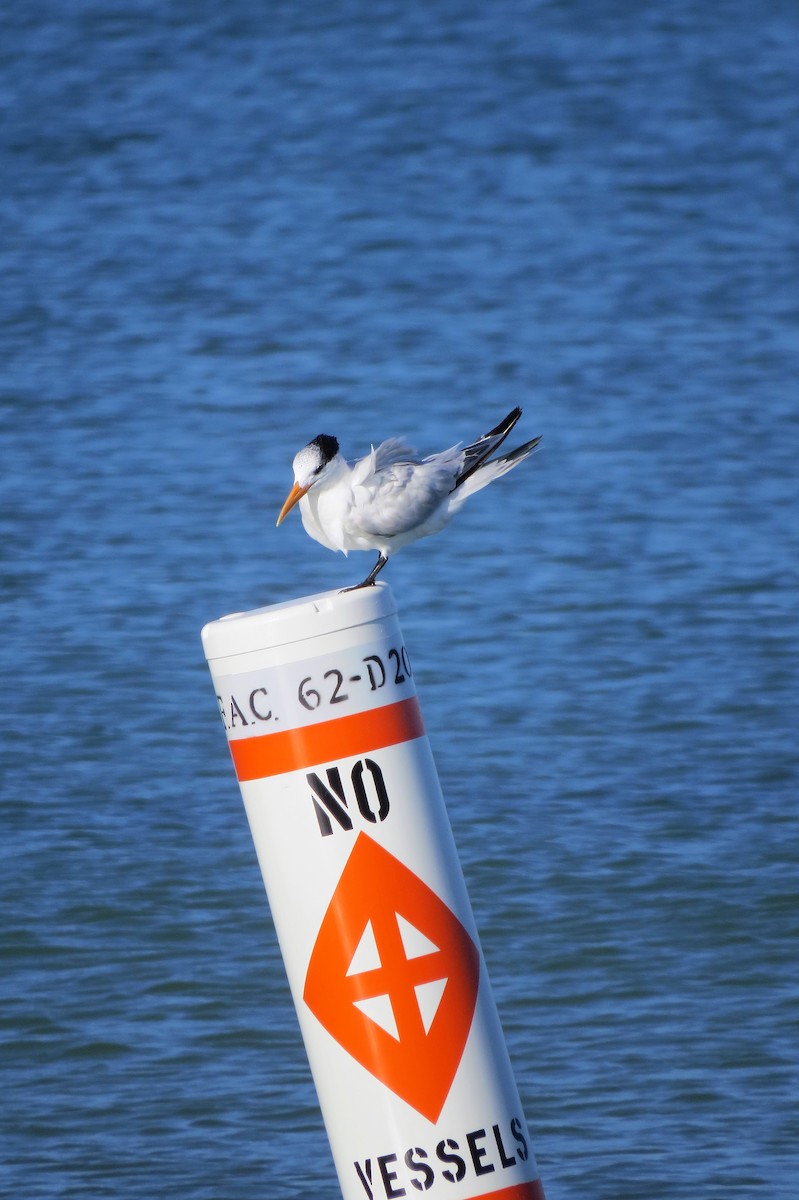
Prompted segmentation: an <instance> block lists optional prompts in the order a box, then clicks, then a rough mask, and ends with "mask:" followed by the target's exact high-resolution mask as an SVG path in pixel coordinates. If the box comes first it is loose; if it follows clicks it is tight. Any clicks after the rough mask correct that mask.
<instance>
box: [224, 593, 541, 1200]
mask: <svg viewBox="0 0 799 1200" xmlns="http://www.w3.org/2000/svg"><path fill="white" fill-rule="evenodd" d="M202 637H203V645H204V648H205V653H206V657H207V659H208V664H209V667H210V669H211V675H212V677H213V681H214V685H215V688H216V693H217V699H218V702H219V709H220V713H221V716H222V720H223V723H224V725H225V730H226V732H227V737H228V740H229V743H230V750H231V754H232V756H233V763H234V766H235V769H236V774H237V776H238V780H239V784H240V787H241V792H242V796H243V798H244V805H245V808H246V811H247V817H248V820H249V823H250V829H251V831H252V836H253V841H254V842H255V848H256V851H257V854H258V861H259V863H260V867H261V872H262V874H263V878H264V883H265V886H266V891H267V896H268V898H269V904H270V907H271V910H272V916H273V919H274V923H275V928H276V930H277V935H278V939H279V941H280V948H281V952H282V954H283V959H284V962H285V966H286V972H287V974H288V979H289V984H290V986H291V991H292V996H293V998H294V1004H295V1006H296V1009H297V1015H298V1017H299V1022H300V1027H301V1030H302V1035H303V1038H304V1040H305V1047H306V1050H307V1053H308V1059H309V1061H310V1064H311V1070H312V1071H313V1076H314V1081H315V1083H316V1088H317V1092H318V1095H319V1101H320V1104H321V1108H322V1114H323V1116H324V1120H325V1125H326V1127H327V1133H328V1137H329V1139H330V1145H331V1148H332V1152H333V1158H334V1161H335V1164H336V1170H337V1171H338V1176H339V1182H340V1184H341V1190H342V1194H343V1196H344V1200H396V1198H398V1197H403V1196H411V1197H413V1196H420V1195H424V1196H429V1197H430V1200H438V1198H439V1197H442V1198H444V1197H447V1198H448V1200H476V1198H477V1197H482V1198H483V1200H489V1198H490V1200H543V1198H544V1193H543V1189H542V1187H541V1183H540V1180H539V1178H538V1170H537V1168H536V1164H535V1159H534V1157H533V1152H532V1149H531V1146H530V1138H529V1134H528V1132H527V1127H526V1125H525V1121H524V1115H523V1113H522V1108H521V1103H520V1101H519V1094H518V1091H517V1088H516V1084H515V1082H514V1079H513V1074H512V1071H511V1067H510V1063H509V1060H508V1054H507V1049H506V1047H505V1041H504V1038H503V1035H502V1030H501V1028H500V1024H499V1018H498V1016H497V1011H496V1006H495V1004H494V1000H493V998H492V995H491V990H490V986H489V982H488V978H487V975H486V969H485V964H484V962H483V959H482V955H481V952H480V946H479V940H478V935H477V930H476V928H475V924H474V918H473V916H472V911H471V907H470V904H469V898H468V896H467V893H466V887H465V884H464V880H463V874H462V872H461V868H460V864H459V861H458V857H457V853H456V850H455V845H454V842H453V839H452V832H451V829H450V824H449V820H448V817H447V813H446V808H445V806H444V800H443V797H442V795H441V788H440V785H439V781H438V776H437V774H436V769H435V765H434V763H433V758H432V755H431V752H430V746H429V743H428V740H427V737H426V735H425V732H424V725H423V722H422V716H421V712H420V710H419V704H418V701H417V698H416V688H415V686H414V682H413V675H412V671H411V664H410V661H409V658H408V652H407V650H406V648H405V644H404V642H403V638H402V633H401V631H400V627H399V622H398V620H397V613H396V604H395V602H394V599H393V596H392V594H391V590H390V589H389V587H388V586H387V585H386V584H382V583H378V584H377V585H376V586H374V587H369V588H362V589H360V590H356V591H351V592H325V593H322V594H320V595H317V596H308V597H304V598H303V599H300V600H296V601H293V602H291V603H288V604H282V605H271V606H269V607H267V608H262V609H256V610H255V611H253V612H249V613H237V614H234V615H232V616H230V617H224V618H222V619H221V620H219V621H213V622H212V623H211V624H209V625H206V627H205V628H204V629H203V633H202Z"/></svg>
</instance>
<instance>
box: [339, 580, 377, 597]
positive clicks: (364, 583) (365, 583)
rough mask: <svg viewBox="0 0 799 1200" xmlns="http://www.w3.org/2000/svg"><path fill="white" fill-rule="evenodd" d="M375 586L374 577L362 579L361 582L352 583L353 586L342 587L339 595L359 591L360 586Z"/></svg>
mask: <svg viewBox="0 0 799 1200" xmlns="http://www.w3.org/2000/svg"><path fill="white" fill-rule="evenodd" d="M374 586H375V581H374V579H362V580H361V582H360V583H354V584H353V585H352V587H348V588H342V589H341V591H340V592H339V595H340V596H343V595H344V593H345V592H357V591H358V590H359V589H360V588H365V587H374Z"/></svg>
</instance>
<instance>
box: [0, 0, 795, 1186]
mask: <svg viewBox="0 0 799 1200" xmlns="http://www.w3.org/2000/svg"><path fill="white" fill-rule="evenodd" d="M797 52H799V10H797V8H796V6H795V5H791V4H786V3H781V2H780V0H764V2H763V3H761V4H759V5H758V6H756V9H755V8H753V7H752V6H751V5H749V4H746V3H744V2H743V0H725V2H724V3H721V4H718V5H700V4H698V3H689V2H687V0H669V2H668V3H666V2H665V0H660V3H654V4H650V5H639V6H631V5H627V4H620V3H613V2H608V3H598V4H597V3H589V2H588V0H561V2H559V3H555V2H554V0H551V2H543V0H541V2H534V0H529V2H526V0H495V2H493V3H491V4H485V3H476V2H472V0H459V2H457V3H456V2H455V0H428V2H426V3H424V4H413V3H407V2H404V3H400V2H399V0H377V2H375V3H372V4H369V5H366V4H359V3H356V2H355V0H340V2H336V0H333V2H332V3H326V4H321V3H315V2H312V0H309V2H307V3H304V4H290V3H288V2H283V0H273V2H272V3H270V4H268V5H267V4H255V3H252V2H250V3H248V2H246V0H227V2H226V3H225V4H224V5H219V4H210V3H203V2H201V0H197V2H196V3H187V2H185V0H184V2H181V0H174V2H172V3H163V2H162V0H157V2H156V0H150V2H146V0H138V2H137V0H133V3H128V4H125V5H121V4H115V3H113V0H104V2H101V0H83V2H79V0H62V2H61V3H55V0H27V2H26V3H25V4H22V5H18V6H16V7H15V8H8V11H6V12H5V13H4V16H3V31H2V38H0V113H1V114H2V123H0V178H2V180H3V184H2V188H0V230H2V234H1V236H0V280H2V285H1V286H0V368H1V369H0V412H1V413H2V433H1V437H2V470H1V471H0V497H1V498H0V520H1V525H0V556H1V558H2V563H1V566H2V577H1V580H0V587H1V588H2V592H1V595H2V630H3V636H2V680H3V691H4V704H3V708H4V718H3V722H2V729H3V735H2V750H1V752H0V753H1V759H2V784H1V786H2V809H1V810H0V811H1V812H2V838H1V839H0V854H1V855H2V871H1V872H0V892H1V894H2V903H3V920H2V932H1V933H0V967H1V968H2V973H1V974H0V993H1V995H0V999H2V1005H1V1006H0V1039H1V1041H0V1065H2V1083H3V1091H4V1102H3V1105H2V1113H1V1115H0V1121H1V1122H2V1124H1V1125H0V1160H1V1161H2V1171H0V1178H2V1184H0V1190H2V1189H5V1193H4V1194H7V1195H8V1196H14V1197H15V1198H17V1197H22V1196H24V1197H26V1198H28V1200H39V1198H41V1200H55V1198H61V1197H64V1198H66V1197H80V1198H81V1200H83V1198H84V1197H109V1198H113V1200H133V1198H137V1200H138V1198H140V1197H152V1196H181V1197H191V1198H192V1200H206V1198H207V1200H211V1198H214V1200H236V1198H237V1197H242V1198H243V1197H247V1198H248V1200H249V1198H250V1197H253V1196H262V1197H268V1198H269V1200H299V1198H301V1197H302V1198H303V1200H306V1198H307V1197H311V1196H313V1197H320V1198H323V1197H330V1198H335V1196H336V1195H337V1194H338V1189H337V1185H336V1183H335V1179H334V1176H333V1171H332V1164H331V1160H330V1157H329V1152H328V1149H327V1143H326V1139H325V1135H324V1131H323V1128H322V1124H321V1119H320V1117H319V1114H318V1109H317V1107H316V1101H315V1095H314V1091H313V1087H312V1084H311V1082H310V1078H309V1072H308V1068H307V1064H306V1060H305V1056H304V1051H303V1047H302V1043H301V1040H300V1037H299V1033H298V1030H297V1026H296V1020H295V1017H294V1013H293V1009H292V1007H291V1003H290V1000H289V996H288V990H287V986H286V983H285V977H284V974H283V969H282V965H281V962H280V957H279V953H278V951H277V947H276V943H275V938H274V933H273V930H272V927H271V921H270V916H269V910H268V906H267V904H266V901H265V898H264V895H263V888H262V883H261V879H260V875H259V872H258V868H257V864H256V860H255V854H254V851H253V848H252V843H251V839H250V835H249V831H248V829H247V826H246V820H245V817H244V812H243V809H242V806H241V802H240V799H239V795H238V789H237V785H236V783H235V779H234V777H233V773H232V769H231V766H230V761H229V757H228V754H227V750H226V748H225V744H224V737H223V732H222V729H221V727H220V726H219V723H218V718H217V714H216V711H215V705H214V698H213V692H212V688H211V685H210V679H209V677H208V675H207V671H206V667H205V663H204V661H203V658H202V652H201V648H200V643H199V629H200V626H201V625H202V624H203V623H204V622H206V621H207V620H210V619H213V618H214V617H217V616H219V615H221V614H223V613H225V612H230V611H233V610H241V609H246V608H252V607H256V606H258V605H261V604H265V603H273V602H276V601H280V600H283V599H289V598H292V597H294V596H299V595H303V594H306V593H309V592H315V591H321V590H324V589H327V588H331V587H338V586H343V585H344V584H346V583H352V582H355V581H356V580H357V579H359V578H362V576H363V575H364V574H365V573H366V570H368V567H369V566H370V565H371V559H370V558H366V556H353V557H352V558H350V559H349V560H344V559H343V558H342V557H341V556H334V555H332V554H329V553H328V552H327V551H325V550H323V549H322V548H321V547H319V546H317V545H316V544H315V543H312V542H311V541H310V540H309V539H308V538H307V537H306V536H305V534H304V533H303V531H302V528H301V526H300V523H299V520H298V519H292V520H291V521H287V522H286V524H285V525H284V526H282V527H281V528H280V530H275V529H274V519H275V516H276V514H277V511H278V509H279V507H280V504H281V503H282V500H283V498H284V496H285V494H286V492H287V490H288V488H289V486H290V483H291V469H290V464H291V458H292V456H293V454H294V453H295V451H296V450H297V449H298V448H299V447H300V446H301V445H302V444H303V443H305V442H306V441H308V440H309V439H310V438H311V437H313V436H314V435H315V434H317V433H319V432H321V431H324V432H330V433H335V434H336V435H337V436H338V437H339V439H340V441H341V442H342V444H343V446H344V448H345V450H346V451H347V452H348V453H349V454H352V455H355V454H359V453H362V452H364V451H365V450H366V449H368V446H369V443H370V442H371V441H373V440H374V441H377V440H379V439H381V438H383V437H385V436H389V435H393V434H398V433H403V434H405V435H407V436H408V437H409V438H410V439H411V441H412V442H415V443H416V444H417V445H418V446H419V448H420V450H422V451H424V452H426V453H429V452H431V451H433V450H437V449H440V448H443V447H444V446H447V445H450V444H451V443H452V442H454V441H456V440H458V439H461V438H464V439H468V438H471V437H472V436H475V435H477V434H480V433H482V432H483V431H484V430H485V429H487V428H489V427H490V426H491V425H493V424H494V423H495V422H496V420H498V419H499V418H500V417H501V416H502V415H503V414H504V413H505V412H506V411H508V410H509V409H510V408H512V407H513V406H514V405H515V404H517V403H518V404H521V405H522V406H523V407H524V409H525V415H524V419H523V423H522V425H521V426H520V427H519V435H520V436H519V440H523V439H524V438H527V437H532V436H534V435H535V434H538V433H541V434H543V437H544V441H543V443H542V447H543V448H542V450H541V452H540V453H539V454H538V455H537V456H536V457H535V459H534V460H532V461H531V462H528V463H526V464H524V466H523V467H521V468H520V469H519V471H518V472H516V473H514V474H513V475H511V476H509V477H508V478H507V479H504V480H502V481H500V482H499V483H497V484H496V485H495V486H494V487H492V488H491V489H489V490H488V491H487V492H484V493H481V494H480V496H479V497H475V499H474V500H473V501H471V502H470V504H469V505H468V506H467V508H466V509H465V510H464V512H463V513H462V514H461V516H460V518H459V521H458V522H457V523H456V524H455V525H453V526H452V528H451V529H450V530H449V531H447V533H446V534H443V535H441V536H440V537H439V538H437V539H435V540H434V541H432V540H431V541H430V542H428V543H426V544H420V545H418V546H416V547H414V548H411V549H408V550H406V551H404V552H403V553H402V554H401V555H400V556H399V557H398V558H397V559H395V560H393V561H392V562H391V564H390V565H389V567H388V568H387V570H386V572H385V574H384V577H385V578H386V579H387V580H388V582H389V583H390V584H391V586H392V589H393V591H394V594H395V596H396V597H397V600H398V602H399V606H400V615H401V621H402V625H403V628H404V631H405V635H406V640H407V643H408V646H409V648H410V651H411V654H412V657H413V661H414V666H415V671H416V676H417V681H418V686H419V691H420V697H421V701H422V707H423V710H424V713H425V718H426V722H427V725H428V729H429V732H430V735H431V740H432V744H433V748H434V752H435V755H436V760H437V763H438V768H439V772H440V775H441V779H442V784H443V787H444V792H445V795H446V797H447V801H448V805H449V808H450V813H451V818H452V822H453V827H454V830H455V836H456V840H457V843H458V846H459V850H460V854H461V858H462V862H463V866H464V871H465V874H466V878H467V882H468V886H469V890H470V894H471V897H472V901H473V905H474V909H475V913H476V917H477V921H478V925H479V928H480V931H481V938H482V942H483V949H484V952H485V955H486V959H487V961H488V966H489V971H490V974H491V978H492V982H493V985H494V989H495V992H496V995H497V999H498V1003H499V1006H500V1011H501V1015H502V1019H503V1024H504V1027H505V1030H506V1035H507V1040H508V1044H509V1048H510V1051H511V1056H512V1059H513V1063H514V1068H515V1072H516V1076H517V1079H518V1082H519V1087H520V1090H521V1093H522V1098H523V1101H524V1107H525V1111H526V1115H527V1119H528V1123H529V1125H530V1128H531V1132H532V1136H533V1143H534V1147H535V1151H536V1156H537V1158H538V1162H539V1166H540V1169H541V1174H542V1178H543V1181H544V1185H545V1189H546V1193H547V1197H548V1200H594V1198H596V1200H649V1198H651V1197H655V1196H656V1197H658V1198H659V1200H670V1198H672V1197H673V1198H675V1200H676V1198H677V1197H680V1198H682V1197H686V1196H688V1197H692V1198H694V1200H722V1198H723V1200H729V1198H730V1197H733V1196H735V1197H756V1198H758V1200H760V1198H762V1200H781V1198H785V1200H787V1198H789V1197H793V1196H795V1195H796V1187H797V1184H796V1179H797V1177H799V1152H797V1146H799V1115H798V1112H797V1102H796V1101H797V1094H798V1093H799V1039H798V1037H797V1035H798V1034H799V1003H798V1002H799V967H798V966H797V946H798V945H799V943H798V942H797V934H799V840H798V839H797V834H798V833H799V829H798V828H797V825H798V824H799V822H798V821H797V784H798V783H799V761H798V758H799V756H798V754H797V728H799V703H798V700H799V683H798V682H797V651H799V637H798V636H797V584H798V583H799V579H798V578H797V562H799V503H798V501H799V487H798V486H797V455H798V452H799V386H798V385H797V378H799V287H797V280H798V279H799V225H798V224H797V212H798V211H799V209H798V208H797V197H799V157H797V154H796V146H797V140H796V138H797V131H798V130H799V92H798V91H797V88H796V61H797Z"/></svg>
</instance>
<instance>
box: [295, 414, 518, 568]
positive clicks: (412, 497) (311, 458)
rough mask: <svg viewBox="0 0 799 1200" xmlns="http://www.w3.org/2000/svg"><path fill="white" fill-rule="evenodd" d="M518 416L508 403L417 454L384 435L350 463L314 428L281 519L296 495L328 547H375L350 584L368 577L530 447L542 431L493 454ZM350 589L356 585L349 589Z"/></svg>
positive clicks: (309, 529)
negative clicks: (486, 420) (485, 429)
mask: <svg viewBox="0 0 799 1200" xmlns="http://www.w3.org/2000/svg"><path fill="white" fill-rule="evenodd" d="M521 415H522V410H521V409H520V408H514V410H513V412H510V413H508V415H507V417H505V419H504V420H503V421H500V423H499V424H498V425H497V426H496V428H494V429H492V430H491V431H490V432H489V433H486V434H484V435H483V436H482V437H481V438H478V439H477V441H476V442H472V443H471V445H469V446H465V447H463V448H461V447H460V445H457V446H452V447H451V448H450V449H449V450H442V451H441V453H440V454H431V455H430V456H429V458H419V456H418V454H417V453H416V452H415V451H414V450H411V449H410V447H409V446H407V445H406V444H405V442H404V441H403V440H402V439H401V438H389V439H388V441H386V442H383V443H382V444H381V445H379V446H378V447H377V449H375V447H374V446H372V449H371V452H370V453H369V454H367V455H366V456H365V457H364V458H360V459H358V460H357V461H356V462H353V463H348V462H346V460H345V459H344V458H343V457H342V456H341V454H340V453H339V446H338V441H337V440H336V438H334V437H332V436H331V435H330V434H327V433H320V434H319V436H318V437H315V438H314V440H313V441H312V442H309V443H308V445H307V446H304V447H303V449H302V450H300V452H299V454H297V455H296V456H295V458H294V463H293V467H294V486H293V487H292V489H291V491H290V492H289V494H288V496H287V497H286V502H285V504H284V505H283V507H282V508H281V510H280V515H279V516H278V518H277V524H278V525H279V524H280V522H281V521H282V520H283V518H284V517H285V516H286V514H287V513H289V512H290V511H291V509H292V508H293V507H294V505H295V504H297V502H298V501H299V505H300V514H301V516H302V523H303V525H304V526H305V530H306V533H308V534H310V536H311V537H312V538H315V540H316V541H317V542H321V543H322V545H323V546H327V548H328V550H341V551H342V552H343V553H344V554H348V553H349V551H350V550H376V551H377V555H378V557H377V562H376V563H375V565H374V567H373V568H372V570H371V571H370V572H369V574H368V575H367V576H366V579H364V580H363V582H362V583H358V584H356V585H355V587H356V588H361V587H369V586H370V585H371V584H373V583H374V582H375V580H376V578H377V576H378V573H379V572H380V571H382V569H383V567H384V566H385V565H386V563H387V562H388V560H389V557H390V555H392V554H393V553H394V552H395V551H396V550H399V549H400V548H401V547H402V546H408V545H410V543H411V542H415V541H418V539H419V538H423V537H427V536H428V535H429V534H431V533H438V531H439V530H440V529H443V528H444V526H445V525H446V524H447V523H448V522H449V520H450V519H451V517H452V516H453V515H454V514H455V513H456V512H457V511H458V509H459V508H460V507H461V505H462V504H463V503H464V501H465V500H467V499H468V498H469V496H471V495H472V494H473V493H474V492H479V490H480V489H481V488H484V487H485V486H486V484H489V483H491V482H492V481H493V480H494V479H499V477H500V475H504V474H505V473H506V471H510V470H512V468H513V467H515V466H518V464H519V463H520V462H523V461H524V459H525V458H527V456H528V455H530V454H532V452H533V450H535V448H536V446H537V445H538V443H539V442H540V440H541V439H540V437H536V438H533V439H532V441H530V442H525V443H524V445H523V446H519V447H518V448H517V449H516V450H512V451H511V452H510V454H503V455H501V456H500V457H499V458H493V459H492V458H491V457H490V456H491V455H492V454H493V452H494V451H495V450H496V449H497V448H498V447H499V446H500V445H501V444H502V443H503V442H504V440H505V438H506V437H507V436H508V434H509V433H510V431H511V429H513V426H514V425H515V424H516V422H517V421H518V420H519V417H520V416H521ZM345 590H347V591H354V590H355V589H354V588H347V589H345Z"/></svg>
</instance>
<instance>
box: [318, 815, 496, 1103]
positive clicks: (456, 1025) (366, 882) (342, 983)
mask: <svg viewBox="0 0 799 1200" xmlns="http://www.w3.org/2000/svg"><path fill="white" fill-rule="evenodd" d="M479 978H480V956H479V954H478V951H477V947H476V946H475V944H474V942H473V941H472V939H471V938H470V936H469V934H468V933H467V932H466V930H465V929H464V927H463V925H462V924H461V923H460V921H459V920H458V919H457V917H456V916H455V915H454V913H452V912H451V911H450V909H448V908H447V906H446V905H445V904H444V903H443V901H442V900H440V899H439V897H438V896H437V895H436V894H435V892H433V891H432V890H431V889H430V888H429V887H428V886H427V884H426V883H423V882H422V880H421V879H419V877H418V876H417V875H414V874H413V872H412V871H410V870H409V869H408V867H406V866H405V865H404V864H403V863H401V862H400V861H399V859H397V858H395V857H394V855H393V854H390V853H389V852H388V851H387V850H385V849H384V848H383V847H382V846H380V845H379V844H378V843H377V842H376V841H374V840H373V839H372V838H370V837H369V836H368V835H367V834H365V833H361V834H359V836H358V838H357V840H356V842H355V846H354V847H353V850H352V853H351V854H350V857H349V859H348V860H347V864H346V866H345V868H344V871H343V872H342V875H341V878H340V880H339V882H338V886H337V887H336V890H335V892H334V893H333V896H332V899H331V901H330V904H329V906H328V909H327V912H326V913H325V916H324V919H323V921H322V925H321V928H320V930H319V935H318V937H317V939H316V943H315V945H314V948H313V952H312V954H311V961H310V963H309V964H308V974H307V977H306V980H305V992H304V1000H305V1003H306V1004H307V1005H308V1007H309V1008H310V1010H311V1012H312V1013H313V1014H314V1016H315V1017H316V1018H317V1020H318V1021H320V1022H321V1024H322V1025H323V1026H324V1027H325V1029H326V1030H327V1031H328V1033H329V1034H330V1035H331V1037H333V1038H335V1040H336V1041H337V1042H338V1043H339V1044H340V1045H341V1046H343V1048H344V1049H345V1050H346V1051H347V1053H348V1054H351V1055H352V1057H353V1058H354V1059H356V1060H357V1061H358V1062H359V1063H360V1064H361V1066H362V1067H365V1068H366V1070H367V1071H369V1072H370V1074H372V1075H374V1076H375V1078H376V1079H379V1080H380V1082H381V1083H383V1084H385V1086H386V1087H387V1088H390V1089H391V1091H392V1092H394V1093H395V1094H396V1095H398V1096H400V1097H401V1098H402V1099H403V1100H405V1101H406V1103H408V1104H410V1105H411V1107H412V1108H415V1109H416V1111H417V1112H419V1113H421V1114H422V1116H424V1117H426V1118H427V1119H428V1120H429V1121H436V1120H437V1119H438V1116H439V1114H440V1112H441V1109H442V1108H443V1107H444V1101H445V1100H446V1098H447V1095H448V1094H449V1090H450V1088H451V1087H452V1081H453V1080H454V1078H455V1074H456V1072H457V1070H458V1065H459V1063H460V1061H461V1056H462V1055H463V1049H464V1046H465V1045H466V1039H467V1037H468V1036H469V1029H470V1027H471V1024H472V1016H473V1014H474V1006H475V1003H476V1001H477V987H478V983H479Z"/></svg>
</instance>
